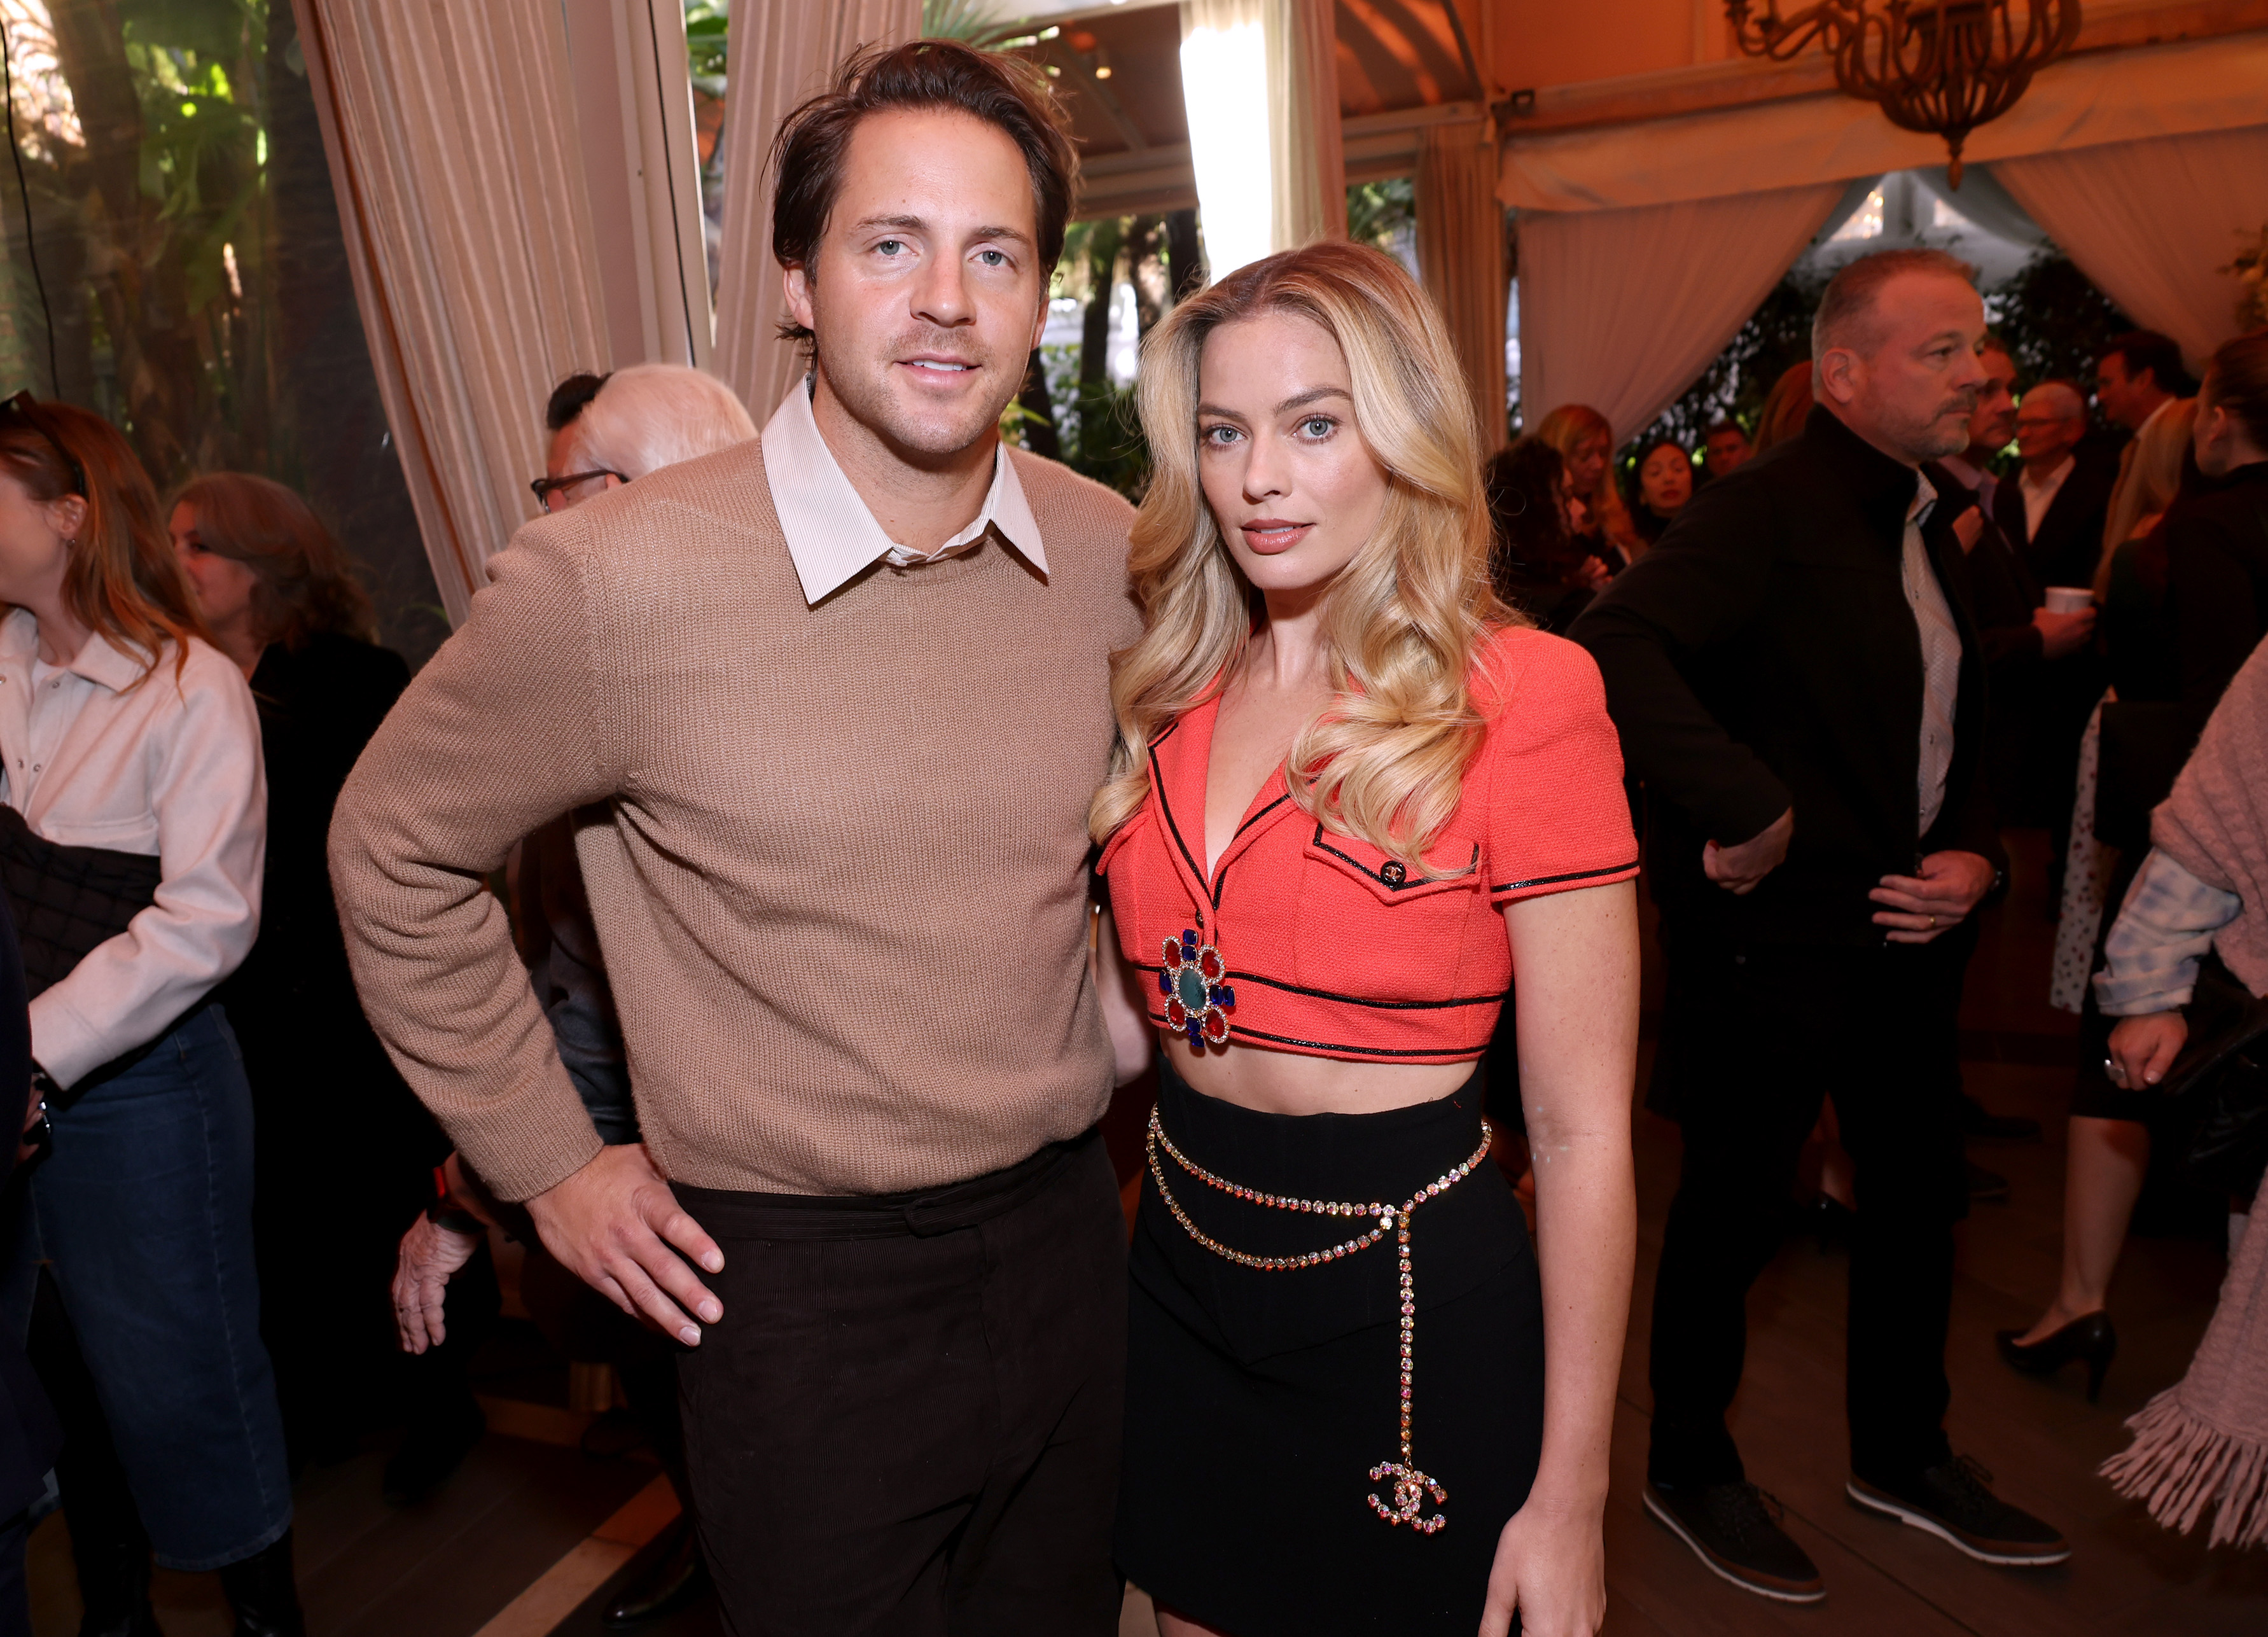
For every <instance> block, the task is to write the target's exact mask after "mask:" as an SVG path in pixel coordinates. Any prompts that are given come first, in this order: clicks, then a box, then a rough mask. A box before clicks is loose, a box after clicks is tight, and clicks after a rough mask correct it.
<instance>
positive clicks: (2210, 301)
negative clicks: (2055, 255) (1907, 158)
mask: <svg viewBox="0 0 2268 1637" xmlns="http://www.w3.org/2000/svg"><path fill="white" fill-rule="evenodd" d="M2262 105H2263V107H2264V110H2268V86H2264V88H2263V91H2262ZM1992 174H1993V176H1994V177H1995V178H1996V179H1998V181H1999V182H2000V184H2001V186H2003V187H2005V188H2007V190H2008V192H2009V193H2010V194H2012V195H2014V196H2015V199H2016V201H2017V203H2020V204H2021V205H2022V206H2023V208H2024V210H2026V211H2027V212H2028V213H2029V215H2030V216H2031V218H2032V219H2033V220H2035V221H2036V222H2037V223H2039V225H2041V226H2042V227H2043V228H2045V229H2046V230H2047V233H2048V237H2049V238H2051V239H2052V240H2055V242H2056V243H2057V244H2058V246H2060V247H2062V248H2063V250H2064V251H2065V252H2066V254H2069V255H2070V257H2071V259H2072V260H2073V262H2076V263H2078V265H2079V269H2080V271H2081V272H2083V273H2085V274H2086V275H2087V276H2088V278H2089V279H2091V280H2092V281H2094V283H2095V286H2096V287H2097V288H2098V289H2100V290H2101V291H2102V293H2103V294H2105V295H2107V296H2109V297H2110V299H2112V300H2113V301H2115V302H2117V304H2118V306H2119V308H2120V309H2121V310H2122V311H2123V312H2124V313H2125V314H2126V315H2127V316H2128V317H2129V318H2131V319H2132V320H2133V321H2135V322H2136V323H2138V324H2140V325H2143V326H2145V327H2146V328H2150V329H2154V330H2158V331H2160V332H2161V333H2163V334H2165V335H2168V336H2172V337H2173V338H2174V339H2175V340H2176V341H2177V342H2179V343H2181V346H2182V350H2183V352H2184V353H2186V354H2187V355H2188V356H2189V358H2190V361H2191V363H2192V364H2198V365H2201V364H2203V362H2204V361H2205V356H2206V355H2207V354H2208V353H2210V352H2211V351H2212V350H2213V348H2215V347H2216V346H2218V345H2220V343H2222V342H2224V341H2227V340H2228V339H2229V338H2230V337H2231V336H2235V334H2236V333H2237V320H2236V304H2237V298H2238V295H2239V293H2240V291H2239V285H2238V284H2237V281H2236V279H2235V277H2234V276H2232V275H2231V274H2229V273H2228V272H2226V271H2224V270H2223V269H2226V268H2227V267H2228V265H2229V263H2230V262H2232V261H2233V260H2234V259H2235V255H2236V252H2237V249H2238V247H2239V244H2240V243H2241V240H2240V235H2242V236H2244V237H2246V238H2255V239H2257V235H2258V233H2259V232H2260V230H2261V228H2262V226H2263V225H2264V224H2268V124H2260V125H2255V126H2253V127H2251V128H2250V129H2243V130H2220V131H2207V132H2202V133H2199V134H2197V135H2193V136H2159V137H2155V138H2153V139H2151V140H2148V141H2143V142H2120V143H2108V144H2102V145H2100V146H2096V147H2091V148H2075V149H2071V150H2069V151H2064V152H2059V153H2036V154H2032V155H2029V157H2027V158H2024V159H1999V160H1995V161H1994V162H1993V165H1992ZM1963 191H1964V192H1965V191H1966V188H1964V189H1963Z"/></svg>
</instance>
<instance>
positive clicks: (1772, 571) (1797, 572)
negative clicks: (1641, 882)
mask: <svg viewBox="0 0 2268 1637" xmlns="http://www.w3.org/2000/svg"><path fill="white" fill-rule="evenodd" d="M1916 482H1917V477H1916V474H1915V472H1914V471H1913V469H1912V468H1910V467H1907V466H1904V465H1902V464H1901V463H1899V462H1898V461H1894V460H1892V459H1890V458H1889V456H1888V455H1885V454H1883V453H1881V452H1880V451H1878V450H1876V449H1874V447H1873V446H1871V445H1869V444H1867V443H1866V442H1865V441H1864V440H1863V439H1860V438H1859V437H1858V436H1857V435H1856V434H1855V433H1853V432H1852V431H1849V430H1848V429H1847V428H1846V427H1845V426H1844V425H1843V424H1842V423H1841V422H1840V421H1838V420H1837V419H1836V418H1835V417H1834V416H1832V415H1831V414H1830V413H1829V412H1828V411H1827V410H1826V409H1823V408H1814V409H1813V410H1812V412H1811V417H1810V419H1809V420H1808V421H1807V422H1806V423H1805V424H1804V430H1803V432H1802V435H1801V436H1800V437H1798V438H1795V439H1790V440H1789V441H1788V442H1787V443H1786V444H1784V445H1780V446H1776V447H1774V448H1773V449H1771V450H1770V451H1768V452H1767V453H1765V454H1764V455H1763V456H1761V457H1759V458H1758V459H1756V460H1755V461H1750V462H1749V464H1748V465H1746V466H1743V467H1742V468H1740V469H1739V470H1737V471H1735V472H1734V473H1732V474H1731V475H1730V476H1727V477H1725V478H1724V479H1722V480H1721V481H1719V482H1718V483H1712V484H1710V485H1709V486H1708V487H1707V488H1706V489H1705V490H1701V491H1700V492H1699V493H1698V494H1697V495H1696V496H1695V497H1694V498H1693V499H1692V500H1691V501H1690V502H1689V503H1688V504H1687V505H1686V506H1685V509H1684V510H1683V511H1682V512H1679V513H1678V514H1677V520H1676V521H1675V523H1674V524H1672V525H1671V527H1670V529H1669V532H1668V534H1667V535H1663V536H1662V540H1661V544H1660V545H1658V546H1656V547H1655V548H1654V549H1653V550H1652V551H1650V552H1648V553H1647V554H1646V556H1645V557H1641V558H1639V559H1638V561H1637V562H1636V563H1634V564H1631V567H1630V568H1629V569H1627V570H1626V571H1624V573H1623V574H1622V575H1621V576H1620V577H1619V578H1618V579H1616V581H1615V582H1614V584H1613V585H1612V586H1609V587H1608V588H1607V589H1606V590H1605V591H1604V592H1603V593H1602V594H1601V595H1600V597H1599V600H1598V601H1596V602H1594V603H1593V604H1592V605H1591V607H1590V608H1589V609H1588V610H1587V611H1586V612H1585V614H1584V615H1583V616H1582V617H1581V618H1580V619H1579V620H1577V621H1576V623H1575V627H1574V630H1573V631H1572V633H1571V635H1572V636H1573V638H1574V639H1575V640H1576V641H1578V642H1580V643H1581V644H1582V645H1584V646H1585V647H1586V648H1588V649H1589V650H1590V652H1591V654H1592V656H1593V657H1594V659H1596V660H1598V663H1599V669H1600V671H1601V673H1602V675H1604V677H1605V679H1606V685H1607V706H1608V710H1609V712H1610V713H1611V714H1612V715H1613V717H1614V719H1615V725H1616V726H1617V727H1618V728H1619V729H1620V730H1621V732H1622V740H1623V754H1624V757H1625V759H1626V760H1627V761H1628V763H1629V764H1630V767H1631V771H1633V772H1635V773H1636V774H1637V775H1638V777H1639V778H1643V779H1644V780H1645V782H1646V793H1647V798H1648V834H1647V846H1648V869H1649V874H1650V879H1651V881H1652V884H1653V893H1654V896H1655V900H1656V901H1657V902H1658V903H1660V904H1661V907H1662V912H1663V915H1664V918H1665V919H1666V920H1670V921H1674V922H1677V923H1680V924H1683V925H1691V926H1695V927H1697V928H1699V929H1701V930H1702V932H1703V933H1704V934H1705V935H1709V934H1714V935H1721V936H1724V937H1727V938H1728V939H1730V940H1733V941H1734V942H1736V943H1737V942H1741V941H1757V942H1774V943H1812V944H1872V943H1879V942H1881V938H1882V932H1881V928H1880V927H1878V926H1876V925H1874V923H1873V919H1872V918H1873V916H1874V911H1875V909H1876V907H1877V906H1876V905H1875V904H1874V903H1873V902H1871V901H1870V900H1869V899H1868V898H1867V893H1868V892H1869V891H1870V890H1872V889H1874V887H1875V886H1876V885H1877V884H1878V883H1879V882H1880V881H1881V878H1882V877H1883V876H1884V875H1889V874H1911V873H1912V871H1913V869H1914V866H1915V865H1916V864H1917V863H1918V861H1919V860H1920V859H1921V858H1922V857H1923V855H1925V854H1926V853H1930V852H1944V851H1950V850H1957V851H1962V852H1976V853H1979V854H1982V855H1983V856H1984V857H1985V858H1987V859H1991V860H1992V862H1993V863H1994V864H1995V865H1996V866H1997V865H1999V864H2001V863H2003V861H2004V855H2003V853H2002V852H2001V850H2000V844H1999V837H1998V836H1997V835H1996V833H1995V831H1994V828H1993V822H1992V803H1991V800H1990V798H1989V796H1988V795H1987V793H1986V791H1985V781H1984V779H1983V778H1982V775H1981V763H1982V762H1983V754H1982V752H1983V744H1984V731H1983V729H1984V721H1985V660H1984V655H1983V653H1982V650H1981V647H1980V645H1979V642H1978V639H1977V626H1976V622H1975V620H1974V618H1973V616H1972V615H1971V612H1970V590H1969V585H1968V576H1967V573H1966V571H1965V565H1964V564H1963V561H1962V551H1961V543H1960V542H1959V541H1957V540H1955V538H1954V536H1953V534H1952V531H1951V529H1950V527H1948V525H1947V524H1946V523H1945V522H1944V521H1943V520H1940V519H1939V518H1937V517H1936V516H1934V515H1933V516H1932V517H1931V518H1929V519H1928V520H1926V527H1925V529H1924V539H1925V541H1926V543H1927V546H1928V549H1929V554H1930V561H1931V564H1932V565H1933V567H1934V569H1935V570H1936V572H1937V577H1938V580H1939V583H1940V586H1943V588H1944V590H1945V593H1946V601H1947V602H1948V604H1949V605H1950V606H1951V608H1952V609H1953V614H1954V619H1955V624H1956V627H1957V628H1958V630H1959V631H1960V635H1961V643H1962V658H1961V675H1960V683H1959V697H1958V699H1957V701H1956V708H1955V717H1954V756H1953V763H1952V767H1951V769H1950V771H1949V772H1948V777H1947V779H1946V787H1945V802H1944V806H1943V807H1942V808H1941V809H1940V815H1939V817H1938V820H1937V822H1936V823H1935V825H1934V826H1933V827H1932V829H1931V830H1930V833H1929V834H1928V835H1926V836H1920V835H1917V834H1916V833H1915V830H1916V825H1917V822H1918V815H1917V812H1916V807H1917V803H1916V800H1915V785H1916V783H1917V779H1918V767H1919V763H1920V758H1921V749H1920V741H1921V718H1922V657H1921V638H1920V633H1919V632H1918V630H1916V628H1915V624H1914V616H1913V610H1912V608H1911V606H1910V605H1909V604H1908V603H1907V601H1906V599H1905V592H1904V583H1903V579H1902V575H1901V572H1900V560H1901V557H1902V554H1903V542H1904V530H1905V514H1906V510H1907V507H1908V506H1909V505H1910V504H1911V501H1912V498H1913V495H1914V490H1915V485H1916ZM1789 807H1793V809H1794V812H1795V837H1794V840H1793V844H1792V845H1791V846H1790V848H1789V849H1788V854H1787V859H1786V862H1785V863H1783V864H1782V865H1781V866H1779V868H1778V869H1776V870H1774V871H1773V872H1772V873H1771V874H1770V875H1768V876H1766V877H1765V878H1764V881H1763V883H1762V884H1761V885H1759V886H1758V887H1757V888H1756V890H1755V891H1754V892H1752V893H1749V894H1748V895H1746V896H1740V897H1735V896H1734V895H1733V894H1731V893H1729V892H1727V891H1725V890H1724V889H1722V888H1720V887H1718V886H1716V885H1715V884H1714V883H1712V882H1711V881H1708V880H1707V878H1706V877H1705V876H1704V875H1703V874H1702V870H1701V848H1702V844H1703V843H1705V842H1706V841H1709V840H1712V839H1713V840H1715V841H1716V842H1718V843H1719V844H1720V845H1730V844H1735V843H1739V842H1742V841H1746V840H1748V839H1749V838H1750V837H1753V836H1755V835H1756V834H1757V833H1758V832H1759V831H1761V830H1764V828H1765V827H1766V826H1767V825H1769V824H1770V823H1771V822H1772V821H1773V820H1774V819H1777V818H1778V816H1779V815H1781V814H1782V813H1783V812H1785V811H1786V810H1787V809H1788V808H1789Z"/></svg>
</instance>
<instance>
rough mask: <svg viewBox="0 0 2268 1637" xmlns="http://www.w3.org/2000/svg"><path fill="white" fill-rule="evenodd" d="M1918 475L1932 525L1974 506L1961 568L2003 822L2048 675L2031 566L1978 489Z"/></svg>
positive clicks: (1928, 471)
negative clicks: (1981, 662) (1984, 684)
mask: <svg viewBox="0 0 2268 1637" xmlns="http://www.w3.org/2000/svg"><path fill="white" fill-rule="evenodd" d="M1922 475H1923V476H1926V477H1927V478H1928V479H1929V483H1930V487H1931V488H1933V489H1934V490H1937V493H1938V504H1937V509H1936V511H1935V512H1934V513H1933V518H1932V520H1933V521H1935V522H1941V523H1943V524H1944V525H1945V526H1946V527H1952V526H1953V524H1954V523H1955V521H1956V520H1959V519H1960V517H1961V516H1962V514H1963V513H1964V512H1968V511H1970V509H1971V508H1972V507H1973V508H1975V509H1976V511H1977V521H1978V525H1979V530H1980V532H1979V533H1978V535H1977V543H1976V544H1975V545H1973V546H1971V547H1970V549H1969V555H1968V560H1967V562H1966V564H1965V565H1964V566H1965V567H1966V569H1967V571H1968V575H1969V586H1970V612H1971V613H1972V614H1973V615H1974V616H1976V620H1977V645H1978V646H1979V647H1980V648H1981V649H1982V650H1983V652H1984V655H1985V670H1986V673H1987V675H1988V676H1989V678H1990V686H1991V688H1992V713H1991V719H1989V720H1988V721H1987V722H1986V723H1985V743H1986V745H1987V747H1988V748H1987V750H1986V752H1985V763H1986V768H1987V774H1986V782H1987V783H1988V784H1989V785H1991V787H1992V805H1993V807H1994V810H1995V812H1996V813H1997V814H1998V815H2000V816H2002V817H2004V818H2005V817H2006V815H2008V814H2010V813H2012V812H2014V811H2015V810H2016V809H2017V807H2019V806H2021V785H2020V778H2021V772H2022V771H2023V768H2024V764H2025V748H2026V746H2027V745H2028V744H2029V741H2030V739H2031V736H2032V734H2031V722H2032V719H2033V717H2034V716H2035V715H2036V712H2037V705H2038V695H2039V692H2040V687H2041V682H2042V681H2043V673H2044V672H2045V670H2046V669H2047V667H2046V665H2045V663H2044V661H2045V659H2046V653H2045V650H2044V649H2043V646H2042V645H2041V641H2040V628H2039V627H2038V626H2036V625H2035V624H2033V623H2032V610H2034V609H2035V608H2038V607H2039V606H2040V604H2041V602H2042V601H2043V597H2042V596H2041V594H2040V587H2039V582H2038V581H2037V580H2036V579H2033V578H2032V571H2031V569H2030V567H2029V565H2028V564H2026V563H2025V562H2024V559H2023V557H2021V555H2020V554H2019V553H2018V552H2017V550H2016V549H2015V547H2014V546H2013V545H2011V544H2010V543H2009V542H2008V537H2007V535H2005V534H2003V533H2001V531H2000V526H1999V524H1998V523H1996V522H1994V521H1993V520H1992V514H1991V513H1990V512H1987V511H1985V508H1984V507H1983V505H1981V504H1980V503H1979V501H1978V499H1977V492H1976V490H1972V489H1970V488H1968V487H1966V486H1965V485H1964V484H1963V483H1962V482H1961V480H1960V479H1959V478H1957V477H1955V476H1954V475H1953V474H1952V473H1950V472H1948V471H1947V470H1946V469H1945V468H1943V467H1941V466H1939V465H1937V464H1936V463H1934V462H1932V463H1930V464H1928V465H1926V466H1924V467H1923V468H1922ZM2000 487H2001V488H2003V489H2006V488H2007V483H2002V484H2001V485H2000Z"/></svg>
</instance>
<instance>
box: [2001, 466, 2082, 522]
mask: <svg viewBox="0 0 2268 1637" xmlns="http://www.w3.org/2000/svg"><path fill="white" fill-rule="evenodd" d="M2078 469H2079V457H2078V456H2077V455H2074V454H2067V455H2066V456H2064V458H2063V464H2062V465H2061V466H2058V468H2056V469H2055V470H2054V471H2052V472H2050V473H2049V474H2048V475H2047V476H2045V477H2043V478H2040V479H2038V480H2037V481H2034V479H2033V477H2032V468H2030V467H2029V466H2028V467H2026V468H2024V469H2023V471H2022V473H2021V474H2020V475H2019V476H2018V477H2017V479H2016V487H2017V488H2018V489H2019V490H2022V492H2023V496H2024V539H2025V542H2027V543H2029V542H2032V541H2035V540H2037V539H2038V538H2039V537H2040V520H2041V519H2043V518H2044V517H2045V516H2047V514H2048V508H2049V507H2050V506H2051V505H2054V504H2055V498H2056V494H2057V491H2058V490H2061V489H2062V488H2063V485H2064V480H2065V479H2066V478H2067V477H2069V476H2071V475H2072V474H2073V472H2074V471H2076V470H2078Z"/></svg>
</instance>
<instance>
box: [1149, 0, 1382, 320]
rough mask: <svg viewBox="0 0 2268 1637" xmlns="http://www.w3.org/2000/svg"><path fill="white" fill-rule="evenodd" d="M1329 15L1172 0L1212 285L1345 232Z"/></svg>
mask: <svg viewBox="0 0 2268 1637" xmlns="http://www.w3.org/2000/svg"><path fill="white" fill-rule="evenodd" d="M1333 15H1334V13H1333V4H1332V0H1182V54H1181V62H1182V105H1183V107H1184V109H1185V110H1186V112H1187V114H1188V117H1189V160H1190V167H1191V169H1193V170H1194V171H1195V172H1196V173H1197V202H1198V205H1199V208H1200V210H1201V212H1202V214H1203V217H1204V247H1205V267H1206V271H1207V273H1208V274H1209V275H1210V276H1211V277H1213V278H1215V279H1218V278H1220V277H1224V276H1225V275H1226V274H1229V273H1233V272H1234V271H1235V270H1236V269H1238V268H1240V267H1242V266H1244V265H1245V264H1246V263H1248V262H1257V261H1258V260H1260V258H1261V257H1263V256H1264V255H1269V254H1272V253H1274V252H1276V251H1278V250H1289V249H1292V248H1293V247H1297V246H1300V245H1303V244H1307V243H1309V242H1311V241H1313V240H1318V239H1324V238H1344V237H1345V235H1346V149H1345V145H1344V142H1343V140H1342V138H1341V136H1340V132H1339V91H1338V85H1339V80H1338V47H1337V32H1336V27H1335V25H1334V22H1333ZM1256 90H1257V91H1258V92H1261V94H1260V95H1257V96H1256V95H1255V94H1254V93H1255V92H1256Z"/></svg>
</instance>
